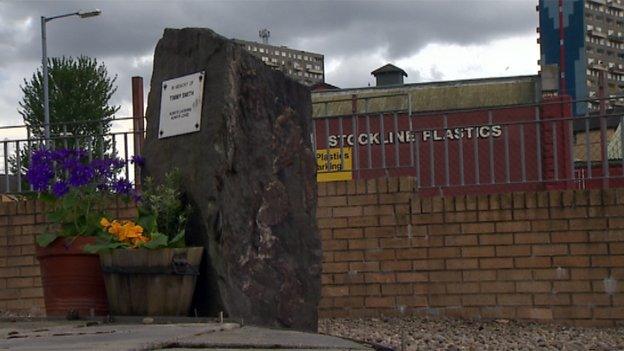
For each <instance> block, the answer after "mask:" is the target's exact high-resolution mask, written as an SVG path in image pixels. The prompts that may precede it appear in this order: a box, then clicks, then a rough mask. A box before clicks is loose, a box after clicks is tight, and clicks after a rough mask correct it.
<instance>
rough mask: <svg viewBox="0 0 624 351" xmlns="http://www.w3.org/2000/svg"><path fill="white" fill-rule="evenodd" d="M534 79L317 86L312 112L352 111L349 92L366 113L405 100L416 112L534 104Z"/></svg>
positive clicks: (317, 114) (403, 103)
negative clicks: (330, 88) (354, 86)
mask: <svg viewBox="0 0 624 351" xmlns="http://www.w3.org/2000/svg"><path fill="white" fill-rule="evenodd" d="M538 83H539V76H537V75H527V76H511V77H492V78H479V79H465V80H453V81H439V82H426V83H410V84H404V85H396V86H375V87H361V88H346V89H333V90H325V91H323V90H317V91H313V92H312V115H313V116H314V117H315V118H318V117H323V116H343V115H349V114H352V112H353V103H352V96H353V95H357V99H358V105H357V111H358V112H363V111H366V112H367V113H373V112H381V111H391V110H392V111H394V110H400V109H407V107H408V102H409V103H410V105H411V108H412V111H419V112H424V111H441V110H445V111H446V110H465V109H482V108H494V107H500V106H515V105H526V104H535V103H537V102H538V101H539V99H540V96H541V95H539V94H538V88H537V86H538ZM366 100H368V103H366Z"/></svg>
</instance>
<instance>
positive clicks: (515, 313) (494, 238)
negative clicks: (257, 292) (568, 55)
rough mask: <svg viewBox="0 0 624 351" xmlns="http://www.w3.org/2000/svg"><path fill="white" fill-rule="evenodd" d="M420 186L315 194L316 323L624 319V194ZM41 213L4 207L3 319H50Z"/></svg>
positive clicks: (328, 186) (355, 184)
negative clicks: (427, 193)
mask: <svg viewBox="0 0 624 351" xmlns="http://www.w3.org/2000/svg"><path fill="white" fill-rule="evenodd" d="M413 186H414V184H413V182H412V180H411V179H410V178H390V179H376V180H369V181H350V182H333V183H319V198H318V210H317V215H318V226H319V231H320V233H321V236H322V240H323V249H324V263H323V275H322V279H323V299H322V301H321V304H320V306H319V310H320V316H322V317H328V316H357V317H362V316H379V315H387V316H389V315H400V314H427V315H433V316H438V315H446V316H458V317H467V318H472V317H482V318H520V319H538V320H558V321H566V322H573V323H574V324H578V325H614V324H615V323H616V321H622V320H624V295H622V292H621V291H622V289H623V288H624V286H623V284H622V282H621V280H622V279H624V189H617V190H604V191H593V190H592V191H574V190H570V191H553V192H538V193H508V194H499V195H484V196H456V197H445V198H443V197H426V198H419V197H418V196H417V195H416V194H415V193H414V191H413ZM42 211H43V206H42V204H41V203H38V202H10V203H0V311H1V312H5V311H10V312H12V313H19V314H32V315H38V314H42V313H43V312H42V311H43V299H42V296H43V295H42V291H41V282H40V279H39V265H38V262H37V260H36V258H35V255H34V251H35V250H34V237H35V235H36V234H37V233H39V232H41V231H42V230H44V229H45V227H46V222H45V217H44V215H42ZM132 212H133V209H131V208H123V207H118V208H117V209H116V217H124V216H128V217H129V216H132Z"/></svg>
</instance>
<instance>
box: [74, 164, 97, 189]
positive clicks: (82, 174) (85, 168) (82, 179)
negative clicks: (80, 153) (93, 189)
mask: <svg viewBox="0 0 624 351" xmlns="http://www.w3.org/2000/svg"><path fill="white" fill-rule="evenodd" d="M93 176H94V172H93V168H91V167H90V166H89V165H84V164H81V163H77V164H74V165H73V166H72V168H71V169H70V170H69V184H70V185H71V186H74V187H78V186H82V185H85V184H88V183H90V182H91V180H93Z"/></svg>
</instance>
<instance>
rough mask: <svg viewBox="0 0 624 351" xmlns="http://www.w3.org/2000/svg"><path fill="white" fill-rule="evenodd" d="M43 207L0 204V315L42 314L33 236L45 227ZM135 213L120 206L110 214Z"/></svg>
mask: <svg viewBox="0 0 624 351" xmlns="http://www.w3.org/2000/svg"><path fill="white" fill-rule="evenodd" d="M44 211H45V207H44V204H43V203H41V202H37V201H7V202H0V315H2V314H4V313H9V314H17V315H30V316H41V315H43V314H44V304H43V290H42V288H41V277H40V275H41V273H40V271H39V261H37V258H36V257H35V244H34V243H35V236H36V235H37V234H39V233H41V232H43V231H44V230H46V228H47V227H48V224H47V221H46V218H45V215H44ZM134 211H135V210H134V209H133V208H131V207H128V206H126V205H125V204H123V203H121V202H120V203H119V204H117V206H116V207H115V208H114V209H112V210H111V211H110V212H111V214H114V215H115V216H116V218H130V217H132V216H133V215H134Z"/></svg>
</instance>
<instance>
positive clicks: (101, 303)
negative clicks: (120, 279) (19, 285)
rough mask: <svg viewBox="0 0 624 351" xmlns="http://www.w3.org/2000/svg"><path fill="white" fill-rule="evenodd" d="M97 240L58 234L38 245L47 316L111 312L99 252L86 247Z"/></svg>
mask: <svg viewBox="0 0 624 351" xmlns="http://www.w3.org/2000/svg"><path fill="white" fill-rule="evenodd" d="M94 241H95V237H76V238H58V239H56V240H55V241H53V242H52V243H51V244H50V245H48V246H47V247H39V246H37V259H38V260H39V266H40V267H41V282H42V285H43V297H44V301H45V307H46V315H47V316H68V315H74V316H75V314H76V313H78V315H79V316H83V317H85V316H92V315H99V316H101V315H107V314H108V303H107V299H106V288H105V287H104V279H103V277H102V270H101V268H100V259H99V256H98V255H96V254H89V253H86V252H84V251H83V248H84V246H85V245H87V244H91V243H93V242H94Z"/></svg>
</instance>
